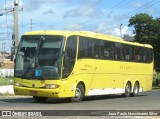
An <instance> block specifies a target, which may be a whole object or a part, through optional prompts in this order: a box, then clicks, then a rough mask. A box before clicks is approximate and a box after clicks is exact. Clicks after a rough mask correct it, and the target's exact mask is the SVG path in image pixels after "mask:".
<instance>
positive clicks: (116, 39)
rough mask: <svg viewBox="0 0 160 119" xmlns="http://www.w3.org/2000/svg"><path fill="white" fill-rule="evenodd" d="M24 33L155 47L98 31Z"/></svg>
mask: <svg viewBox="0 0 160 119" xmlns="http://www.w3.org/2000/svg"><path fill="white" fill-rule="evenodd" d="M24 35H63V36H70V35H79V36H85V37H91V38H97V39H103V40H108V41H113V42H119V43H125V44H130V45H136V46H142V47H148V48H153V47H152V46H151V45H149V44H140V43H137V42H129V41H125V40H123V39H122V38H119V37H115V36H111V35H106V34H101V33H96V32H90V31H68V30H38V31H30V32H26V33H25V34H24Z"/></svg>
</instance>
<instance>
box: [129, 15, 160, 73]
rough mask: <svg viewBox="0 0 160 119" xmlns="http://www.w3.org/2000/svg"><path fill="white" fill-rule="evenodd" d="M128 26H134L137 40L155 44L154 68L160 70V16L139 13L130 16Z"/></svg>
mask: <svg viewBox="0 0 160 119" xmlns="http://www.w3.org/2000/svg"><path fill="white" fill-rule="evenodd" d="M128 26H130V27H131V26H133V27H134V31H135V33H136V35H135V41H136V42H139V43H147V44H150V45H152V46H153V48H154V68H155V69H156V70H157V71H160V43H159V42H160V41H159V40H160V18H156V19H154V18H153V17H152V16H150V15H148V14H145V13H144V14H137V15H135V16H133V17H131V18H130V20H129V25H128Z"/></svg>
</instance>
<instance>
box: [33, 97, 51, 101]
mask: <svg viewBox="0 0 160 119" xmlns="http://www.w3.org/2000/svg"><path fill="white" fill-rule="evenodd" d="M33 99H34V100H35V101H36V102H45V101H46V100H47V99H48V98H47V97H38V96H33Z"/></svg>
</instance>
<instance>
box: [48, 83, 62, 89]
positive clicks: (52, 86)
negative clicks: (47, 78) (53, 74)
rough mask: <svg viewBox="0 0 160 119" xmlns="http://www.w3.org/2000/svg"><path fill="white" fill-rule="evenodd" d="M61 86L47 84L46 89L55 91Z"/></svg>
mask: <svg viewBox="0 0 160 119" xmlns="http://www.w3.org/2000/svg"><path fill="white" fill-rule="evenodd" d="M59 87H60V86H59V85H57V84H46V88H48V89H55V88H59Z"/></svg>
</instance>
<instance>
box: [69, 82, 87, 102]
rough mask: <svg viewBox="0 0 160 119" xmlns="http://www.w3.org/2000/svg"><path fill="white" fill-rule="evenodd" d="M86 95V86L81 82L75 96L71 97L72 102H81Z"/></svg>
mask: <svg viewBox="0 0 160 119" xmlns="http://www.w3.org/2000/svg"><path fill="white" fill-rule="evenodd" d="M83 97H84V87H83V85H82V84H79V85H78V86H77V88H76V91H75V97H72V98H71V101H72V102H80V101H82V99H83Z"/></svg>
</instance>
